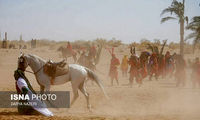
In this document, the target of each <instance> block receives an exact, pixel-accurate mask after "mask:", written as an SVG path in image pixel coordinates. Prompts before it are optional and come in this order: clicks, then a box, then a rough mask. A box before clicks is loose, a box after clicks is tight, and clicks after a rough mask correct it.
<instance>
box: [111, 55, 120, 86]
mask: <svg viewBox="0 0 200 120" xmlns="http://www.w3.org/2000/svg"><path fill="white" fill-rule="evenodd" d="M118 65H120V62H119V59H118V58H117V57H116V56H115V54H114V53H112V59H111V61H110V72H109V76H110V77H111V85H112V86H113V80H114V79H115V80H116V82H117V85H119V81H118V71H117V66H118Z"/></svg>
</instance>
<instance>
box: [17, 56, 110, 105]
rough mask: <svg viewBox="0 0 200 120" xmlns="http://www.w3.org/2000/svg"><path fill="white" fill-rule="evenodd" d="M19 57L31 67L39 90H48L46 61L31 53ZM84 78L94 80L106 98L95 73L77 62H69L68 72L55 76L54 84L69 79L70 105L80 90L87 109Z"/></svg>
mask: <svg viewBox="0 0 200 120" xmlns="http://www.w3.org/2000/svg"><path fill="white" fill-rule="evenodd" d="M20 59H21V60H24V62H25V68H27V67H28V66H30V68H31V69H32V71H33V73H34V75H35V77H36V80H37V82H38V84H39V85H40V91H41V92H44V91H49V90H50V86H51V82H50V79H51V78H50V77H49V76H48V75H46V74H45V73H44V72H43V66H44V65H45V63H46V61H45V60H43V59H42V58H40V57H38V56H36V55H31V54H21V55H20V56H19V58H18V60H20ZM86 78H90V79H91V80H94V81H95V82H96V83H97V85H98V86H99V87H100V88H101V90H102V91H103V93H104V95H105V96H106V98H108V97H107V94H106V92H105V90H104V87H103V85H102V83H101V81H100V80H99V79H98V77H97V75H96V74H95V73H94V72H93V71H91V70H90V69H88V68H86V67H83V66H80V65H77V64H69V72H68V73H67V74H65V75H62V76H58V77H55V80H54V85H61V84H64V83H66V82H69V81H71V84H72V91H73V99H72V102H71V105H73V103H74V102H75V100H76V99H77V98H78V96H79V95H78V90H80V91H81V92H82V93H83V95H84V96H85V98H86V101H87V107H88V109H91V105H90V102H89V94H88V93H87V91H86V88H85V81H86Z"/></svg>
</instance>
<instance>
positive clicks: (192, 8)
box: [0, 0, 200, 43]
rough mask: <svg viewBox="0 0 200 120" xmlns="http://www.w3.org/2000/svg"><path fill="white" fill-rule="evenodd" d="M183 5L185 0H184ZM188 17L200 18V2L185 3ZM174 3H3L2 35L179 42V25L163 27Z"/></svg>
mask: <svg viewBox="0 0 200 120" xmlns="http://www.w3.org/2000/svg"><path fill="white" fill-rule="evenodd" d="M181 1H182V0H181ZM185 1H186V10H185V12H186V15H187V16H189V18H190V19H191V18H192V17H193V16H199V15H200V6H199V3H200V0H185ZM171 2H172V0H0V32H1V35H3V33H4V32H5V31H7V32H8V39H9V40H15V39H19V36H20V34H22V35H23V39H25V40H30V39H32V38H38V39H42V38H46V39H50V40H59V41H60V40H69V41H74V40H80V39H82V40H93V39H95V38H97V37H99V38H100V37H101V38H106V39H108V40H109V39H111V38H112V37H115V38H116V39H120V40H122V41H123V42H124V43H130V42H133V41H140V40H141V39H142V38H147V39H150V40H153V39H154V38H159V39H168V40H169V41H175V42H178V41H179V25H178V22H177V21H171V22H166V23H164V24H160V20H161V17H160V13H161V11H162V10H163V9H164V8H166V7H168V6H169V5H170V4H171Z"/></svg>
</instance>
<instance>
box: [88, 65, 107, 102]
mask: <svg viewBox="0 0 200 120" xmlns="http://www.w3.org/2000/svg"><path fill="white" fill-rule="evenodd" d="M85 70H86V71H87V74H88V77H89V78H90V79H92V80H94V81H95V82H96V83H97V85H98V86H99V87H100V88H101V90H102V91H103V93H104V95H105V97H106V98H107V99H109V97H108V95H107V93H106V92H105V89H104V87H103V84H102V82H101V81H100V80H99V78H98V77H97V75H96V74H95V73H94V72H93V71H91V70H90V69H88V68H85Z"/></svg>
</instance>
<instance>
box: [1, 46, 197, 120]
mask: <svg viewBox="0 0 200 120" xmlns="http://www.w3.org/2000/svg"><path fill="white" fill-rule="evenodd" d="M120 49H121V48H119V49H117V50H116V52H117V53H116V54H117V57H118V58H120V60H121V58H122V56H123V55H122V53H123V54H128V49H127V50H125V51H124V52H120ZM23 52H25V53H32V54H36V55H38V56H40V57H42V58H44V59H46V60H48V59H52V60H54V61H59V60H61V58H60V53H59V52H57V51H56V49H55V48H54V49H52V48H51V49H50V48H49V47H42V48H38V49H34V50H31V49H27V50H23ZM19 53H20V51H19V50H5V49H0V76H1V77H0V90H1V91H8V90H11V91H15V84H14V83H15V82H14V81H15V80H14V78H13V72H14V70H15V69H16V66H17V57H18V56H19ZM102 53H103V54H102V55H101V60H100V63H99V64H98V65H97V70H98V71H96V74H97V75H98V76H99V78H100V79H101V80H102V81H103V83H104V86H105V89H106V91H107V93H108V95H109V97H110V99H109V100H106V99H105V97H104V95H103V93H102V91H101V90H100V89H99V88H98V86H97V85H94V86H93V85H91V82H88V83H87V90H88V92H89V93H90V96H91V97H90V98H91V99H90V100H91V104H92V112H89V111H88V110H87V109H86V100H85V98H84V96H83V95H82V94H81V93H79V98H78V100H77V101H76V103H75V104H74V106H72V107H71V108H69V109H53V108H51V110H52V111H53V113H54V114H55V117H51V118H47V117H43V116H34V115H31V116H28V115H26V116H25V115H18V113H17V109H16V108H12V109H11V108H9V109H8V108H7V109H5V108H1V109H0V119H27V120H28V119H29V120H30V119H67V120H87V119H90V120H200V114H199V111H200V104H199V101H200V89H198V88H196V89H193V88H192V86H191V81H190V71H189V70H188V71H187V76H188V78H187V86H185V87H182V88H181V87H179V88H176V87H175V80H174V78H170V79H168V78H166V79H159V80H158V81H156V80H153V81H148V79H145V80H144V83H143V86H142V87H138V85H137V84H136V83H135V84H134V86H133V87H132V88H130V87H128V86H127V85H126V84H127V83H128V77H122V76H121V71H120V70H119V71H120V72H119V81H120V86H117V85H115V86H113V87H112V86H110V79H109V77H108V70H109V61H110V58H111V56H110V55H109V53H108V52H107V51H106V50H105V49H103V51H102ZM68 62H69V63H73V62H72V59H71V58H70V59H69V61H68ZM28 69H29V70H30V68H28ZM26 76H27V77H28V78H29V80H30V82H31V84H32V85H33V88H34V89H35V90H39V86H38V84H37V82H36V80H35V78H34V75H32V74H30V73H26ZM115 84H116V83H115ZM51 90H62V91H67V90H69V91H71V84H70V83H66V84H63V85H59V86H52V87H51ZM71 96H72V94H71ZM0 104H3V103H0Z"/></svg>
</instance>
